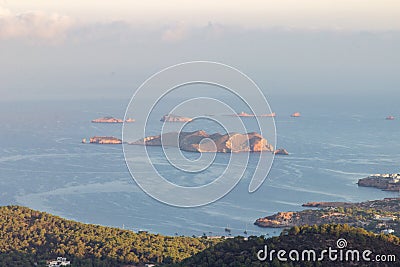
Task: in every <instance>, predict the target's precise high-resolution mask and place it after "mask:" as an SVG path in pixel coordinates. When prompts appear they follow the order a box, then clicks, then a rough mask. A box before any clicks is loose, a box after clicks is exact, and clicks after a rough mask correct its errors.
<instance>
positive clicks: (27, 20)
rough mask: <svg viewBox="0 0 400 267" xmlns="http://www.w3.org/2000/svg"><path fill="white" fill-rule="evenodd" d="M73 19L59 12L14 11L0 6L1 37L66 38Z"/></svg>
mask: <svg viewBox="0 0 400 267" xmlns="http://www.w3.org/2000/svg"><path fill="white" fill-rule="evenodd" d="M73 23H74V22H73V20H72V19H71V18H70V17H68V16H63V15H59V14H57V13H52V14H48V13H45V12H41V11H30V12H25V13H20V14H17V13H13V12H12V11H11V10H8V9H6V8H3V7H0V39H6V40H7V39H16V38H39V39H42V40H51V41H58V40H61V39H63V38H65V36H66V33H67V31H68V30H69V29H70V28H71V27H72V25H73Z"/></svg>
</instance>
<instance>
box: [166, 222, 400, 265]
mask: <svg viewBox="0 0 400 267" xmlns="http://www.w3.org/2000/svg"><path fill="white" fill-rule="evenodd" d="M339 238H344V239H346V240H347V244H348V246H347V247H346V249H358V250H360V251H364V250H366V249H369V250H371V251H372V252H373V255H377V254H382V255H383V254H384V255H397V261H396V262H387V263H382V262H380V264H377V263H372V262H362V261H361V262H330V261H322V262H318V261H317V262H312V261H304V262H299V261H294V262H290V261H288V262H279V261H278V260H277V258H276V257H275V259H274V260H273V261H272V262H270V261H265V262H260V261H259V260H258V259H257V252H258V251H259V250H260V249H263V247H264V245H267V246H268V248H269V249H271V250H272V249H275V250H276V251H278V250H280V249H284V250H286V251H290V250H293V249H296V250H298V251H302V250H309V249H314V250H315V251H317V252H320V251H322V250H323V249H327V248H328V247H329V246H330V247H332V248H334V249H336V248H337V246H336V241H337V240H338V239H339ZM399 257H400V239H399V238H398V237H396V236H393V235H376V234H374V233H371V232H367V231H366V230H364V229H361V228H354V227H351V226H349V225H319V226H317V225H314V226H301V227H297V226H295V227H293V228H291V229H290V230H286V231H284V232H283V233H282V234H281V236H279V237H273V238H269V239H264V238H263V237H250V238H249V239H248V240H245V239H244V238H243V237H236V238H234V239H230V240H227V241H225V242H221V243H219V244H217V245H215V246H214V247H211V248H208V249H206V250H205V251H202V252H200V253H198V254H197V255H195V256H193V257H190V258H188V259H185V260H184V261H183V262H181V263H178V264H175V265H173V266H204V267H206V266H274V267H279V266H286V267H289V266H400V261H399V260H400V258H399Z"/></svg>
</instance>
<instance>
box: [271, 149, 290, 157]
mask: <svg viewBox="0 0 400 267" xmlns="http://www.w3.org/2000/svg"><path fill="white" fill-rule="evenodd" d="M274 154H275V155H285V156H287V155H289V152H288V151H287V150H286V149H284V148H278V149H277V150H275V151H274Z"/></svg>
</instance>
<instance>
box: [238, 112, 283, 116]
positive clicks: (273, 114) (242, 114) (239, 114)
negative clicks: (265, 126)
mask: <svg viewBox="0 0 400 267" xmlns="http://www.w3.org/2000/svg"><path fill="white" fill-rule="evenodd" d="M231 116H234V117H276V113H275V112H272V113H269V114H261V115H254V114H249V113H246V112H243V111H242V112H240V113H238V114H233V115H231Z"/></svg>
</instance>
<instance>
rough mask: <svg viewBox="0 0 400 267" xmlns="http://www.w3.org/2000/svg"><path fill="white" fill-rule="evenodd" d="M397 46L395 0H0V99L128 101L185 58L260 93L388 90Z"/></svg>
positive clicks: (394, 76) (399, 65) (396, 66)
mask: <svg viewBox="0 0 400 267" xmlns="http://www.w3.org/2000/svg"><path fill="white" fill-rule="evenodd" d="M399 47H400V1H398V0H369V1H365V0H335V1H331V0H280V1H270V0H266V1H265V0H264V1H242V0H239V1H232V0H230V1H225V0H222V1H209V0H203V1H193V0H185V1H179V0H170V1H153V0H149V1H136V0H134V1H132V0H114V1H94V0H86V1H76V0H69V1H64V0H58V1H54V0H19V1H10V0H0V80H1V83H0V94H1V95H0V96H1V98H0V101H5V100H19V99H57V98H92V97H98V98H106V97H121V98H124V97H130V96H131V95H132V93H133V91H134V90H135V89H136V88H137V87H138V86H139V85H140V84H141V83H142V82H143V81H144V80H145V79H146V78H147V77H149V76H151V75H152V74H153V73H155V72H157V71H159V70H161V69H162V68H165V67H167V66H170V65H173V64H177V63H181V62H185V61H193V60H210V61H218V62H222V63H225V64H229V65H232V66H234V67H236V68H238V69H240V70H242V71H243V72H245V73H246V74H248V75H249V76H250V77H251V78H253V79H254V80H255V81H256V82H257V83H258V84H259V86H260V87H262V89H263V91H264V92H265V93H266V94H346V93H354V94H355V93H363V94H367V93H382V92H388V93H393V92H395V93H396V92H398V91H400V90H399V88H400V78H399V75H398V73H399V70H400V53H398V48H399ZM110 92H112V93H110Z"/></svg>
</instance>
